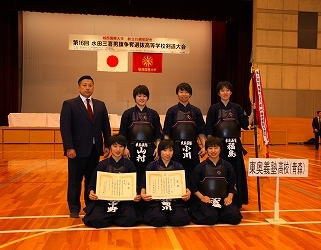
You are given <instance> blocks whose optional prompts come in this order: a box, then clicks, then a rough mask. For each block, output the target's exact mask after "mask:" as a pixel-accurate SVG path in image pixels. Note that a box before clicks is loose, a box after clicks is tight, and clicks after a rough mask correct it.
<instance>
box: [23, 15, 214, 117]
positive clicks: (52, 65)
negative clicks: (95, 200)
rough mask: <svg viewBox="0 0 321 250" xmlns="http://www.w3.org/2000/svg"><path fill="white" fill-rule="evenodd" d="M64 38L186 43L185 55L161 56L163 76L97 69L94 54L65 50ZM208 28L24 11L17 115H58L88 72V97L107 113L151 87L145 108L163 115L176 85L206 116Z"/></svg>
mask: <svg viewBox="0 0 321 250" xmlns="http://www.w3.org/2000/svg"><path fill="white" fill-rule="evenodd" d="M69 34H84V35H108V36H134V37H153V38H178V39H188V40H189V42H190V53H189V54H182V55H180V54H163V65H162V73H139V72H132V53H131V52H130V53H129V55H128V72H103V71H99V72H98V71H97V53H96V52H95V51H75V50H74V51H71V50H68V38H69ZM211 43H212V25H211V22H206V21H184V20H168V19H155V18H153V19H151V18H139V17H115V16H94V15H70V14H48V13H34V12H24V13H23V68H22V71H23V80H22V86H23V87H22V110H21V112H32V113H38V112H44V113H51V112H52V113H58V112H60V109H61V105H62V102H63V100H65V99H69V98H73V97H75V96H77V95H78V89H77V87H78V85H77V80H78V78H79V77H80V76H82V75H86V74H89V75H91V76H92V77H93V78H94V80H95V92H94V95H93V97H94V98H98V99H101V100H102V101H104V102H105V103H106V105H107V109H108V112H109V113H116V114H122V113H123V111H124V110H125V109H127V108H128V107H131V106H133V105H134V100H133V97H132V91H133V88H134V87H135V86H137V85H139V84H145V85H147V86H148V88H149V89H150V100H149V102H148V103H147V104H148V106H149V107H151V108H153V109H155V110H157V111H158V112H159V114H165V112H166V111H167V109H168V108H169V107H170V106H172V105H174V104H176V103H177V102H178V99H177V96H176V93H175V89H176V86H177V85H178V84H179V83H181V82H188V83H190V84H191V85H192V87H193V96H192V98H191V103H192V104H194V105H196V106H198V107H199V108H200V109H201V110H202V112H203V113H204V114H206V112H207V110H208V108H209V106H210V99H211V93H210V89H211V88H210V84H211V55H212V50H211Z"/></svg>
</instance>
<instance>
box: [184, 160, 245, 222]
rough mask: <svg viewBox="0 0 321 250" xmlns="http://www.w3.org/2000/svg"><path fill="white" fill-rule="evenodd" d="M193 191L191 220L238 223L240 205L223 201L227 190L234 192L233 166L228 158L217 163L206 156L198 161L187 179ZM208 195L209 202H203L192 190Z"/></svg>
mask: <svg viewBox="0 0 321 250" xmlns="http://www.w3.org/2000/svg"><path fill="white" fill-rule="evenodd" d="M190 190H191V192H192V194H193V195H192V199H191V207H190V210H189V214H190V216H191V219H192V222H193V223H195V224H201V225H214V224H216V223H218V222H221V223H228V224H232V225H237V224H239V223H240V222H241V219H242V215H241V213H240V210H239V208H238V207H237V206H236V205H235V204H234V203H231V204H230V205H229V206H225V205H224V198H226V197H227V196H228V194H229V193H233V194H235V193H236V189H235V175H234V171H233V167H232V166H231V164H230V163H228V162H227V161H224V160H223V159H220V160H219V161H218V162H217V164H216V166H215V165H214V163H213V162H212V161H211V160H209V159H206V160H205V161H203V162H202V163H200V164H199V165H197V166H196V167H195V169H194V171H193V173H192V178H191V181H190ZM197 191H199V192H200V193H201V194H202V195H204V196H208V197H210V198H211V201H212V203H204V202H202V201H201V200H200V199H199V198H198V197H197V196H196V195H195V194H194V193H195V192H197Z"/></svg>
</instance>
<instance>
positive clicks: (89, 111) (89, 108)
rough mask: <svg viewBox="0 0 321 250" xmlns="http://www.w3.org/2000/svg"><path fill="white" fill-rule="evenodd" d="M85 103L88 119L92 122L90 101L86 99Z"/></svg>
mask: <svg viewBox="0 0 321 250" xmlns="http://www.w3.org/2000/svg"><path fill="white" fill-rule="evenodd" d="M86 101H87V111H88V115H89V117H90V120H91V121H92V120H93V110H92V108H91V106H90V99H86Z"/></svg>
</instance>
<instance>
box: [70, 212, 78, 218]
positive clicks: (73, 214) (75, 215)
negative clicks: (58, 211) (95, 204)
mask: <svg viewBox="0 0 321 250" xmlns="http://www.w3.org/2000/svg"><path fill="white" fill-rule="evenodd" d="M70 218H79V214H78V213H77V212H71V213H70Z"/></svg>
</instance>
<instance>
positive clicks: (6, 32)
mask: <svg viewBox="0 0 321 250" xmlns="http://www.w3.org/2000/svg"><path fill="white" fill-rule="evenodd" d="M9 7H10V6H9V4H7V2H6V1H4V2H1V4H0V8H1V10H0V19H1V22H0V34H1V36H0V37H1V38H0V88H1V91H0V106H1V109H0V126H7V125H8V115H9V114H10V113H16V112H19V111H20V107H19V103H20V95H19V91H20V88H19V80H18V79H19V71H18V11H11V9H10V8H9Z"/></svg>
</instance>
